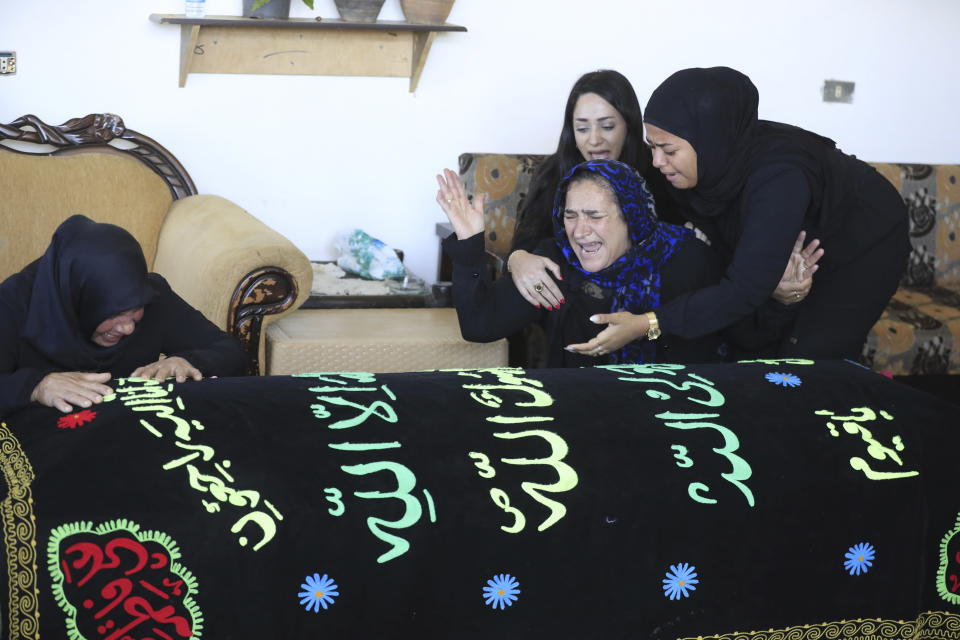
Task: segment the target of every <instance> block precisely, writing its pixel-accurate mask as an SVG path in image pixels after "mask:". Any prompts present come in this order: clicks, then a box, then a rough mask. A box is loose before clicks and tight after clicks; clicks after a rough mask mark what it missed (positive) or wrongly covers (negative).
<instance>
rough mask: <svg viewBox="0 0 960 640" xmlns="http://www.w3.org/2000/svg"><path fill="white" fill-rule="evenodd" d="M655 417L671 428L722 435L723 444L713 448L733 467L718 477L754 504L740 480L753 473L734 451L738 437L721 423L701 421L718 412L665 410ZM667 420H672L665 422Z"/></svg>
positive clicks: (747, 489)
mask: <svg viewBox="0 0 960 640" xmlns="http://www.w3.org/2000/svg"><path fill="white" fill-rule="evenodd" d="M657 417H658V418H660V419H661V420H663V421H664V424H666V425H667V426H668V427H671V428H673V429H715V430H716V431H717V432H718V433H719V434H720V435H721V436H722V437H723V446H722V447H714V448H713V450H714V451H715V452H716V453H718V454H720V455H722V456H723V457H725V458H726V459H727V460H728V461H729V462H730V466H731V467H733V470H732V471H730V472H729V473H721V474H720V477H721V478H723V479H724V480H726V481H727V482H729V483H730V484H732V485H733V486H735V487H736V488H737V489H738V490H739V491H740V493H742V494H743V495H744V497H746V499H747V504H749V505H750V506H751V507H752V506H754V505H755V500H754V497H753V491H751V490H750V488H749V487H747V486H746V485H745V484H743V482H742V481H743V480H749V479H750V477H751V476H752V475H753V469H751V467H750V463H748V462H747V461H746V460H744V459H743V458H741V457H740V456H738V455H737V454H735V453H734V452H735V451H736V450H737V449H739V448H740V439H739V438H737V435H736V434H735V433H734V432H733V431H731V430H730V429H728V428H726V427H724V426H722V425H719V424H714V423H712V422H701V420H707V419H710V418H718V417H720V414H719V413H672V412H665V413H660V414H658V415H657ZM668 420H672V421H674V422H667V421H668ZM682 420H694V421H695V422H682Z"/></svg>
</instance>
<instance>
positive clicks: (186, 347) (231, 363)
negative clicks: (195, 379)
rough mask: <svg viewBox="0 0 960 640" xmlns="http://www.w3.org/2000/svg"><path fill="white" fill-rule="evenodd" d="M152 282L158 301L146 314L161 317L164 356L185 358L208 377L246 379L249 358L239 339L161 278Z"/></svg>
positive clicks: (156, 276)
mask: <svg viewBox="0 0 960 640" xmlns="http://www.w3.org/2000/svg"><path fill="white" fill-rule="evenodd" d="M151 278H152V280H153V282H154V283H156V284H157V289H158V296H157V298H158V299H157V300H155V301H154V302H153V303H152V304H151V305H150V306H149V307H148V308H147V311H146V313H148V314H161V315H162V317H161V318H160V321H161V322H162V323H163V329H162V330H163V341H162V344H161V349H162V352H163V353H164V354H166V355H167V356H179V357H181V358H183V359H184V360H186V361H187V362H189V363H190V364H192V365H193V366H194V367H196V368H197V369H199V370H200V372H201V373H202V374H203V375H204V376H205V377H210V376H241V375H245V374H246V373H247V367H248V358H247V354H246V353H245V352H244V351H243V348H242V347H241V346H240V343H239V342H238V341H237V339H236V338H234V337H233V336H230V335H228V334H227V333H225V332H224V331H222V330H221V329H220V328H219V327H217V326H216V325H215V324H213V323H212V322H210V321H209V320H207V318H206V317H205V316H204V315H203V314H202V313H200V312H199V311H197V310H196V309H194V308H193V307H191V306H190V305H189V304H188V303H187V302H186V301H185V300H184V299H183V298H181V297H180V296H178V295H177V294H176V293H175V292H174V291H173V289H171V288H170V285H169V284H167V281H166V280H164V279H163V278H162V277H161V276H159V275H157V274H151ZM143 364H149V363H148V362H144V363H143Z"/></svg>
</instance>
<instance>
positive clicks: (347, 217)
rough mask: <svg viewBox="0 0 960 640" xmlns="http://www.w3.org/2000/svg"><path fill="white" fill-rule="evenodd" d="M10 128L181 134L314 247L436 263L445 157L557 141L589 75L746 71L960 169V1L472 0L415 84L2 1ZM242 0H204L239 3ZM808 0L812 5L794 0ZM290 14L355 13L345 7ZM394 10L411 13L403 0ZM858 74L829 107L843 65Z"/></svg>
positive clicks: (199, 160) (0, 94)
mask: <svg viewBox="0 0 960 640" xmlns="http://www.w3.org/2000/svg"><path fill="white" fill-rule="evenodd" d="M0 3H2V6H0V50H15V51H16V52H17V54H18V58H19V60H18V68H19V71H18V74H17V75H16V76H14V77H0V121H2V122H9V121H11V120H13V119H14V118H16V117H18V116H20V115H23V114H25V113H34V114H36V115H38V116H39V117H40V118H41V119H43V120H45V121H46V122H49V123H58V124H59V123H60V122H63V121H65V120H67V119H69V118H72V117H76V116H80V115H84V114H87V113H91V112H103V111H108V112H113V113H117V114H120V115H121V116H122V117H123V118H124V120H125V122H126V124H127V126H129V127H130V128H132V129H135V130H137V131H140V132H142V133H145V134H147V135H149V136H151V137H153V138H155V139H156V140H157V141H159V142H160V143H161V144H163V145H164V146H166V147H167V148H168V149H170V150H171V151H172V152H173V153H174V154H175V155H176V156H177V157H178V158H179V159H180V160H181V161H182V162H183V164H184V165H185V166H186V167H187V169H188V171H189V172H190V173H191V175H192V176H193V178H194V181H195V182H196V183H197V186H198V188H199V190H200V191H201V193H215V194H219V195H223V196H225V197H227V198H230V199H231V200H233V201H235V202H237V203H238V204H239V205H241V206H242V207H244V208H246V209H247V210H249V211H250V212H251V213H253V214H254V215H256V216H257V217H259V218H260V219H262V220H263V221H265V222H266V223H268V224H270V225H271V226H273V227H274V228H276V229H277V230H278V231H280V232H281V233H283V234H285V235H287V236H288V237H289V238H291V239H292V240H293V241H294V242H295V243H296V244H297V245H298V246H299V247H300V248H301V249H302V250H303V251H304V252H305V253H306V254H307V255H308V256H309V257H310V258H312V259H332V258H334V257H335V256H336V253H335V249H334V240H335V238H336V236H337V235H338V233H339V232H342V231H344V230H347V229H350V228H353V227H360V228H363V229H365V230H367V231H368V232H370V233H372V234H373V235H375V236H377V237H380V238H381V239H383V240H384V241H385V242H387V243H388V244H390V245H391V246H395V247H400V248H402V249H404V250H405V251H406V254H407V265H408V267H409V268H410V269H411V270H412V271H414V272H415V273H418V274H420V275H422V276H424V277H426V278H427V279H429V280H432V279H433V277H434V275H435V272H436V258H437V241H436V238H435V236H434V223H435V222H437V221H440V220H442V219H443V214H442V212H441V211H440V210H439V208H438V207H437V205H436V203H435V202H434V196H435V191H436V189H435V184H436V183H435V180H434V175H435V174H436V172H437V171H438V170H439V169H441V168H443V167H445V166H449V167H451V168H455V167H456V161H457V156H458V155H459V154H460V153H461V152H464V151H501V152H528V153H547V152H550V151H552V150H553V149H554V148H555V145H556V140H557V135H558V133H559V128H560V125H561V122H560V120H561V118H562V111H563V105H564V101H565V99H566V95H567V92H568V91H569V88H570V86H571V85H572V83H573V82H574V80H575V79H576V78H577V77H578V76H579V75H580V74H581V73H583V72H586V71H590V70H593V69H597V68H615V69H618V70H619V71H621V72H623V73H624V74H626V75H627V77H629V78H630V79H631V81H632V82H633V84H634V86H635V88H636V90H637V94H638V95H639V96H640V101H641V104H643V103H645V102H646V99H647V97H648V96H649V94H650V92H651V91H652V90H653V88H654V87H655V86H656V84H657V83H658V82H660V81H661V80H662V79H663V78H665V77H666V76H667V75H669V74H670V73H672V72H673V71H676V70H677V69H681V68H684V67H689V66H714V65H728V66H732V67H735V68H738V69H740V70H742V71H744V72H745V73H747V74H748V75H749V76H750V77H751V78H752V79H753V81H754V82H755V83H756V85H757V86H758V87H759V89H760V96H761V102H760V115H761V117H764V118H768V119H773V120H781V121H784V122H789V123H791V124H796V125H800V126H803V127H806V128H809V129H813V130H815V131H817V132H819V133H822V134H824V135H828V136H830V137H833V138H834V139H835V140H837V142H838V143H839V144H840V146H841V147H842V148H843V149H844V150H846V151H848V152H850V153H855V154H856V155H857V156H859V157H861V158H863V159H866V160H885V161H898V162H933V163H943V162H951V163H960V118H958V117H957V107H958V104H960V99H958V98H960V83H958V82H957V81H956V79H955V77H956V73H955V65H956V47H955V38H956V34H957V30H958V27H960V2H957V0H873V1H868V0H805V1H804V2H802V3H796V2H793V1H786V0H784V1H781V0H726V1H722V2H721V1H718V0H670V1H667V2H662V1H661V2H645V1H642V0H458V3H457V4H456V5H455V6H454V8H453V12H452V13H451V15H450V18H449V22H451V23H453V24H461V25H464V26H466V27H467V28H468V29H469V32H468V33H449V34H439V35H438V36H437V38H436V41H435V43H434V45H433V50H432V51H431V53H430V57H429V59H428V60H427V64H426V67H425V69H424V71H423V75H422V77H421V80H420V85H419V87H418V89H417V92H416V93H415V94H410V93H408V90H407V88H408V81H407V80H406V79H396V78H337V77H320V76H258V75H204V74H194V75H191V76H190V77H189V79H188V81H187V85H186V87H185V88H182V89H181V88H178V86H177V79H178V59H179V38H180V34H179V29H178V28H177V27H174V26H170V25H158V24H154V23H152V22H150V21H149V20H148V16H149V14H150V13H182V11H183V3H182V2H181V1H180V0H151V1H150V2H133V1H130V0H98V1H96V2H94V1H93V0H86V1H83V0H80V1H74V2H54V1H53V0H32V1H31V2H22V3H16V4H14V3H13V1H12V0H0ZM240 4H241V0H207V5H208V9H207V13H208V14H211V15H237V14H239V12H240ZM798 4H799V5H801V6H799V7H798V6H797V5H798ZM292 13H293V15H294V16H295V17H307V16H312V15H317V14H319V15H321V16H325V17H336V16H337V14H336V9H335V7H334V4H333V0H317V2H316V11H314V12H311V11H310V10H309V9H307V8H306V7H305V6H303V5H302V4H300V3H299V1H298V0H294V9H293V12H292ZM380 17H381V19H386V20H400V19H402V15H401V12H400V7H399V0H387V2H386V4H385V6H384V9H383V12H382V13H381V15H380ZM827 78H829V79H838V80H852V81H854V82H856V93H855V101H854V103H853V104H852V105H846V104H824V103H823V102H822V101H821V98H820V89H821V86H822V83H823V80H824V79H827Z"/></svg>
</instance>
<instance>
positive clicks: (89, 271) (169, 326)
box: [0, 215, 246, 416]
mask: <svg viewBox="0 0 960 640" xmlns="http://www.w3.org/2000/svg"><path fill="white" fill-rule="evenodd" d="M161 355H165V356H166V357H164V358H161ZM245 368H246V355H245V354H244V352H243V349H242V348H241V347H240V345H239V343H238V342H237V341H236V340H235V339H234V338H232V337H230V336H228V335H227V334H226V333H224V332H223V331H221V330H220V329H219V328H217V327H216V325H214V324H213V323H212V322H210V321H209V320H207V319H206V318H205V317H203V315H202V314H201V313H200V312H199V311H197V310H196V309H194V308H193V307H191V306H190V305H188V304H187V303H186V302H185V301H184V300H183V299H182V298H180V297H179V296H178V295H177V294H176V293H174V292H173V290H172V289H170V285H168V284H167V282H166V280H164V279H163V278H162V277H161V276H159V275H157V274H155V273H148V272H147V265H146V261H145V260H144V257H143V251H142V250H141V248H140V245H139V243H138V242H137V241H136V239H135V238H134V237H133V236H132V235H130V234H129V233H128V232H127V231H125V230H124V229H121V228H120V227H117V226H115V225H111V224H101V223H97V222H94V221H93V220H90V219H89V218H87V217H85V216H81V215H75V216H71V217H70V218H68V219H67V220H66V221H64V222H63V223H62V224H61V225H60V226H59V227H58V228H57V230H56V232H55V233H54V234H53V239H52V241H51V243H50V246H49V247H48V248H47V251H46V252H45V253H44V255H43V256H42V257H41V258H40V259H38V260H36V261H34V262H33V263H31V264H30V265H28V266H27V267H26V268H24V269H23V271H21V272H20V273H17V274H14V275H12V276H10V277H9V278H7V279H6V280H5V281H4V282H3V284H0V416H3V415H6V414H8V413H12V412H13V411H15V410H17V409H19V408H21V407H24V406H26V405H27V404H29V403H30V402H31V401H35V402H39V403H40V404H44V405H47V406H51V407H56V408H57V409H59V410H61V411H64V412H69V411H72V410H73V408H74V407H75V406H76V407H89V406H91V405H92V404H94V403H96V402H99V401H100V400H101V399H102V397H103V396H104V395H106V394H109V393H111V392H112V390H111V388H110V387H109V386H107V384H106V383H107V382H108V381H109V380H110V379H111V377H124V376H134V377H143V378H155V379H158V380H162V379H165V378H168V377H172V378H176V379H177V381H184V380H186V379H188V378H190V379H194V380H200V379H201V378H203V377H204V376H229V375H241V374H243V373H244V371H245Z"/></svg>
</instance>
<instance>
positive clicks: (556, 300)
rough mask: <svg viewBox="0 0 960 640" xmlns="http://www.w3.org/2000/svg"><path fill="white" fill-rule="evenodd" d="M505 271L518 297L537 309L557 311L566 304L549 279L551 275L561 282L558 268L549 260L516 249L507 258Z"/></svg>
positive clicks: (555, 285)
mask: <svg viewBox="0 0 960 640" xmlns="http://www.w3.org/2000/svg"><path fill="white" fill-rule="evenodd" d="M507 271H509V272H510V277H511V278H513V285H514V286H515V287H516V288H517V291H519V292H520V295H522V296H523V297H524V299H525V300H526V301H527V302H529V303H530V304H532V305H533V306H535V307H537V308H538V309H539V308H540V307H541V306H542V307H545V308H547V309H553V308H557V309H559V308H560V305H561V304H562V303H564V302H566V300H564V297H563V292H562V291H560V287H559V286H557V283H556V281H554V278H552V277H550V274H551V273H552V274H553V276H554V277H555V278H556V279H557V280H563V276H562V275H561V273H560V267H559V266H557V263H556V262H554V261H553V260H551V259H550V258H545V257H543V256H538V255H536V254H534V253H529V252H527V251H524V250H523V249H517V250H516V251H514V252H513V253H511V254H510V257H509V258H507Z"/></svg>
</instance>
